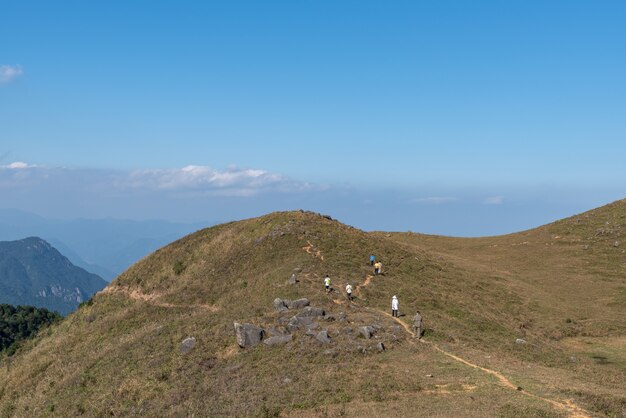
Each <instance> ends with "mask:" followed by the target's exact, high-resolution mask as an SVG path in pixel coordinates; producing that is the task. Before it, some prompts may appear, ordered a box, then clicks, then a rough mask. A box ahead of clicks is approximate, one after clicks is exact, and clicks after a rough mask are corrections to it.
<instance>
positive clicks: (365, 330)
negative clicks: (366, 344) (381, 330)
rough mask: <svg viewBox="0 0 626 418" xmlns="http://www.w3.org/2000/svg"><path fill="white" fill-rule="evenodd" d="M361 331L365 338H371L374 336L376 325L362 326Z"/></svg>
mask: <svg viewBox="0 0 626 418" xmlns="http://www.w3.org/2000/svg"><path fill="white" fill-rule="evenodd" d="M359 332H360V333H361V335H362V336H363V338H367V339H370V338H372V337H373V336H374V327H370V326H369V325H368V326H365V327H360V328H359Z"/></svg>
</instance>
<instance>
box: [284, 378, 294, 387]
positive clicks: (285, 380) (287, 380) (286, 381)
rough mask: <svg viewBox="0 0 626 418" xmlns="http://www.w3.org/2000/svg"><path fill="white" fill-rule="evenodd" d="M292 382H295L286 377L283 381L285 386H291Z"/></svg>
mask: <svg viewBox="0 0 626 418" xmlns="http://www.w3.org/2000/svg"><path fill="white" fill-rule="evenodd" d="M291 382H293V380H291V379H290V378H288V377H285V378H284V379H283V383H284V384H286V385H288V384H290V383H291Z"/></svg>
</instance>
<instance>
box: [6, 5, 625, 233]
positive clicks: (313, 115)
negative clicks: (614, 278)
mask: <svg viewBox="0 0 626 418" xmlns="http://www.w3.org/2000/svg"><path fill="white" fill-rule="evenodd" d="M625 21H626V3H624V2H622V1H603V2H588V1H552V2H541V1H524V2H521V1H518V2H505V1H476V2H467V1H437V2H420V1H394V2H381V1H377V2H374V1H310V2H305V1H302V2H297V1H284V2H272V1H264V2H258V1H229V2H211V1H196V2H194V1H177V2H173V1H170V2H165V1H134V2H121V1H108V2H98V3H95V2H79V1H72V2H70V1H57V2H48V1H41V2H33V1H21V2H4V4H2V6H1V13H0V165H2V166H3V168H2V169H0V194H1V195H3V196H4V198H3V199H0V207H17V208H19V209H24V210H29V209H30V210H32V211H34V212H36V213H39V214H41V215H44V216H56V217H58V216H76V217H79V216H81V217H103V216H113V217H121V218H143V217H151V218H168V219H172V220H200V219H203V220H206V219H209V220H227V219H230V218H231V217H245V216H254V215H259V214H262V213H263V212H264V211H269V210H279V209H293V208H295V207H303V206H305V207H306V208H309V209H313V210H323V211H325V212H327V213H330V214H331V215H333V214H339V215H338V216H339V217H340V219H341V220H344V221H346V222H348V223H351V224H354V225H356V226H360V227H363V228H368V229H400V230H407V229H412V230H418V231H419V230H421V231H424V232H433V233H445V234H454V235H483V234H491V233H502V232H509V231H514V230H517V229H522V228H527V227H531V226H535V225H539V224H540V223H544V222H548V221H550V220H554V219H557V218H559V217H563V216H567V215H571V214H574V213H576V212H579V211H582V210H585V209H590V208H592V207H594V206H598V205H601V204H604V203H608V202H609V201H611V200H615V199H619V198H623V197H625V195H626V193H625V190H624V184H626V168H625V167H626V164H624V161H626V117H625V115H626V53H625V51H626V29H625V28H624V24H623V23H624V22H625ZM15 162H24V163H25V165H13V166H11V164H12V163H15ZM190 166H193V167H192V168H190ZM185 167H187V168H185ZM146 173H151V174H149V175H148V174H146ZM25 178H28V179H29V181H26V180H25ZM138 178H139V179H140V181H139V180H137V179H138ZM130 184H133V185H134V186H133V187H130ZM94 190H99V193H94V192H93V191H94ZM65 202H68V203H65ZM69 202H72V203H71V204H70V203H69ZM181 202H184V203H181ZM64 204H66V205H67V207H64ZM194 208H195V209H194ZM367 208H369V209H367Z"/></svg>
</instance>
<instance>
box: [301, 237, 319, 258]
mask: <svg viewBox="0 0 626 418" xmlns="http://www.w3.org/2000/svg"><path fill="white" fill-rule="evenodd" d="M306 243H307V244H308V245H306V246H305V247H302V249H303V250H304V251H306V252H307V253H309V254H311V255H312V256H313V257H317V258H319V259H320V260H322V261H324V256H323V255H322V252H321V251H320V250H316V249H315V246H314V245H313V244H311V241H308V240H307V242H306Z"/></svg>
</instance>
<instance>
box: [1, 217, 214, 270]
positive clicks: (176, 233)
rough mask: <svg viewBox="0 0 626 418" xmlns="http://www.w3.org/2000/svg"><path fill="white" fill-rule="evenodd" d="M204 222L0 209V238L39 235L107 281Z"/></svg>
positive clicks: (81, 265)
mask: <svg viewBox="0 0 626 418" xmlns="http://www.w3.org/2000/svg"><path fill="white" fill-rule="evenodd" d="M206 226H208V224H206V223H204V224H185V223H174V222H167V221H132V220H116V219H73V220H53V219H46V218H43V217H40V216H37V215H34V214H32V213H28V212H24V211H20V210H13V209H0V240H6V241H10V240H19V239H22V238H25V237H29V236H38V237H42V238H43V239H45V240H46V241H48V242H49V243H51V244H52V245H54V246H55V247H56V248H58V249H59V250H60V251H61V252H62V253H63V254H64V255H65V256H66V257H67V258H68V259H70V261H72V263H74V264H75V265H77V266H79V267H82V268H84V269H85V270H87V271H89V272H92V273H96V274H98V275H100V276H101V277H102V278H104V279H105V280H107V281H110V280H111V279H113V278H114V277H115V276H117V275H118V274H120V273H121V272H122V271H124V270H125V269H127V268H128V267H129V266H130V265H131V264H133V263H134V262H136V261H137V260H139V259H141V258H142V257H144V256H146V255H148V254H149V253H151V252H152V251H154V250H156V249H157V248H160V247H162V246H163V245H166V244H168V243H170V242H172V241H174V240H176V239H178V238H180V237H182V236H184V235H186V234H188V233H190V232H193V231H195V230H198V229H200V228H202V227H206Z"/></svg>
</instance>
